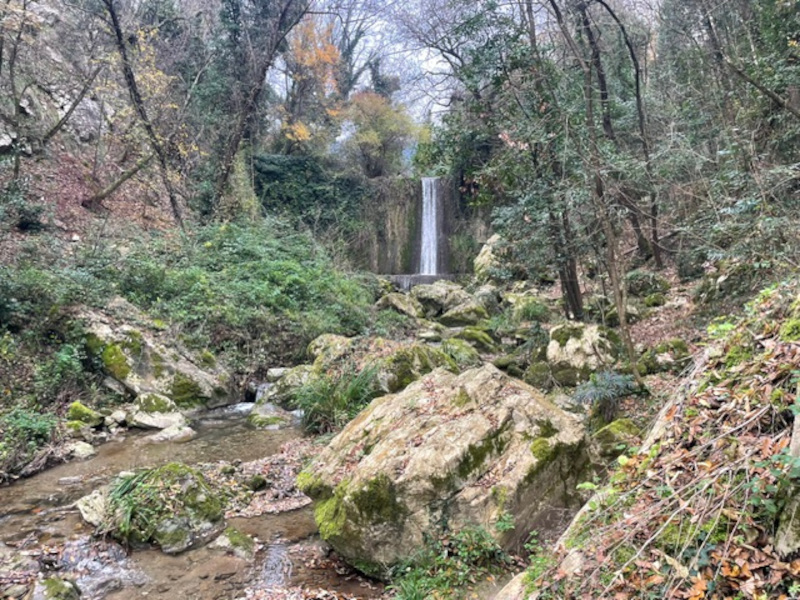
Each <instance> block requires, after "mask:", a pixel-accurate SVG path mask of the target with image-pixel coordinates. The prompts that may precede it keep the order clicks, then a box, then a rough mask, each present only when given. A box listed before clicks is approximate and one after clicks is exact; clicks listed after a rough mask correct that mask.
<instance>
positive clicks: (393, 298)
mask: <svg viewBox="0 0 800 600" xmlns="http://www.w3.org/2000/svg"><path fill="white" fill-rule="evenodd" d="M375 306H376V307H377V308H379V309H392V310H395V311H397V312H399V313H400V314H403V315H407V316H409V317H413V318H415V319H416V318H418V317H421V316H423V315H424V314H425V313H424V311H423V309H422V304H420V303H419V300H417V299H416V298H414V297H413V296H410V295H408V294H401V293H400V292H392V293H391V294H386V295H385V296H384V297H383V298H381V299H380V300H378V303H377V304H376V305H375Z"/></svg>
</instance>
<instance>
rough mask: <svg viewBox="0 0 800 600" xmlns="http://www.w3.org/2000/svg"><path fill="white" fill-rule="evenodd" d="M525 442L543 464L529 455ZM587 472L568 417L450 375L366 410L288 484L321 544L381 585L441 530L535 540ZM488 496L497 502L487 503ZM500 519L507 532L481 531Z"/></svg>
mask: <svg viewBox="0 0 800 600" xmlns="http://www.w3.org/2000/svg"><path fill="white" fill-rule="evenodd" d="M536 439H542V440H544V444H545V445H546V446H547V447H548V451H547V452H546V454H547V455H546V457H543V455H542V454H541V453H539V454H534V453H532V452H531V450H530V448H531V444H532V442H535V440H536ZM551 447H552V449H550V448H551ZM587 464H588V463H587V456H586V453H585V443H584V438H583V430H582V428H581V426H580V423H579V420H578V418H577V417H575V416H572V415H568V414H567V413H565V412H563V411H562V410H560V409H559V408H557V407H556V406H554V405H553V404H551V403H550V402H548V401H547V400H546V399H545V398H544V396H542V394H541V393H539V392H538V391H536V390H534V389H533V388H531V387H529V386H527V385H525V384H524V383H522V382H520V381H516V380H513V379H510V378H509V377H508V376H506V375H504V374H503V373H501V372H500V371H498V370H497V369H496V368H494V367H493V366H491V365H485V366H483V367H480V368H476V369H471V370H469V371H466V372H464V373H462V374H460V375H454V374H453V373H450V372H448V371H446V370H443V369H437V370H436V371H434V372H432V373H430V374H429V375H427V376H425V377H424V378H423V379H422V380H420V381H419V382H416V383H414V384H412V385H410V386H409V387H407V388H406V389H405V390H404V391H402V392H400V393H398V394H394V395H390V396H385V397H383V398H381V399H379V400H376V401H373V403H372V404H370V405H369V407H367V409H365V410H364V411H363V412H362V413H361V414H360V415H359V417H358V418H357V419H356V420H354V421H353V422H351V423H350V424H349V425H348V426H347V427H345V429H344V430H343V431H342V432H341V433H340V434H339V435H338V436H336V437H335V438H334V439H333V440H332V441H331V443H330V444H329V446H328V447H327V448H326V449H325V450H323V451H322V453H321V454H320V455H319V456H318V457H317V458H316V459H315V460H314V462H313V463H312V464H311V465H310V466H309V467H308V468H307V469H306V470H305V471H304V472H303V473H301V474H300V476H299V477H298V481H297V484H298V487H299V488H300V489H301V490H302V491H303V492H304V493H305V494H307V495H308V496H310V497H311V498H312V499H313V500H314V503H315V506H314V515H315V519H316V521H317V524H318V526H319V531H320V535H321V536H322V537H323V539H325V540H327V541H328V542H329V543H330V544H331V545H332V546H333V547H334V548H335V549H336V550H337V552H338V553H340V555H342V556H343V557H344V558H345V559H346V560H348V562H350V563H351V564H352V565H354V566H355V567H356V568H358V569H360V570H362V571H364V572H367V573H369V574H371V575H377V576H381V575H384V574H385V573H384V569H385V568H386V567H390V566H391V565H394V564H397V563H398V562H399V561H402V560H404V559H406V558H408V557H410V556H411V555H412V554H413V553H414V552H415V551H416V550H417V549H418V548H419V546H420V544H422V543H423V539H424V537H425V536H426V535H433V534H435V533H436V532H437V531H439V528H440V527H445V528H449V529H450V530H458V529H460V528H462V527H464V526H466V525H467V524H470V525H476V524H477V525H481V526H483V527H484V528H486V529H487V531H494V532H495V533H496V535H497V537H498V539H499V540H500V541H501V543H503V544H504V545H506V546H507V547H509V548H510V547H514V546H515V545H516V544H518V543H521V542H522V541H523V540H522V538H524V537H525V536H526V535H527V532H528V531H530V529H531V528H532V527H533V524H534V523H536V525H537V528H539V529H540V531H544V530H546V528H547V525H546V519H540V517H541V516H542V515H543V514H544V513H545V512H547V511H549V510H552V507H553V506H564V504H563V503H564V502H566V504H567V505H570V497H569V495H567V496H565V494H564V493H563V490H565V489H574V485H576V484H577V482H578V481H580V478H581V476H582V475H581V474H582V472H583V471H584V469H585V468H586V466H587ZM536 465H539V466H538V468H537V467H536ZM484 481H492V482H496V484H495V485H493V486H486V485H484V484H483V482H484ZM498 487H502V488H503V489H504V490H506V493H504V494H497V493H493V491H492V488H498ZM570 506H571V505H570ZM500 511H503V512H504V513H509V514H511V515H513V516H514V518H515V522H516V524H517V528H516V529H515V530H514V532H497V531H496V530H495V529H494V528H493V527H492V525H493V524H494V523H495V522H496V519H497V515H498V514H499V513H500Z"/></svg>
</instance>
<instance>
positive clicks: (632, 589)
mask: <svg viewBox="0 0 800 600" xmlns="http://www.w3.org/2000/svg"><path fill="white" fill-rule="evenodd" d="M798 287H799V286H798V285H797V284H796V283H795V284H784V285H780V286H773V287H772V288H770V289H768V290H765V291H764V292H762V293H761V294H760V295H759V296H758V297H757V298H756V299H755V300H754V301H753V302H751V303H750V304H749V305H748V306H747V308H746V310H745V314H744V316H742V317H741V318H739V319H733V318H729V320H727V321H726V323H729V324H730V325H729V326H725V327H720V326H719V323H717V324H715V326H714V331H713V333H714V335H715V336H716V337H717V338H718V339H717V341H715V342H712V344H713V348H712V350H711V351H710V352H709V353H708V354H709V356H710V357H711V358H710V359H709V362H708V363H707V364H706V365H705V366H704V368H703V370H702V372H700V373H699V375H697V376H696V377H695V379H694V380H693V381H691V382H689V384H688V388H687V389H686V390H684V391H683V392H682V395H681V396H679V397H678V398H677V399H676V401H675V402H674V403H673V404H671V405H670V406H669V407H668V408H667V409H665V412H664V414H663V430H662V432H661V435H660V437H659V438H658V439H657V440H656V441H655V443H654V444H653V445H651V446H648V447H645V448H643V449H641V450H639V451H632V452H631V454H629V455H626V456H622V457H620V459H619V465H620V466H619V469H618V470H617V472H616V473H614V474H613V475H612V477H611V479H610V481H609V483H608V485H607V486H606V487H605V488H602V489H601V490H600V491H599V493H598V494H597V495H596V496H595V498H594V499H593V500H592V501H591V502H590V503H589V505H588V509H589V510H588V511H587V512H586V513H585V514H584V515H583V516H582V517H581V519H580V520H579V522H578V523H577V524H576V525H575V526H574V527H573V528H572V530H571V531H570V535H569V539H568V541H567V544H566V546H567V548H566V550H568V551H573V552H577V553H578V554H579V555H580V556H581V557H582V558H581V560H580V561H575V560H573V561H572V564H579V568H577V569H576V570H575V572H574V573H572V574H571V575H570V576H566V577H565V576H564V574H563V572H559V571H558V570H557V569H556V568H555V567H554V568H552V569H548V570H546V571H545V572H544V573H539V576H538V577H537V578H532V580H531V582H530V587H529V589H530V590H531V591H532V590H536V591H537V592H538V596H537V597H538V598H540V599H541V600H548V599H549V600H555V599H559V600H562V599H567V598H585V597H592V598H627V599H634V598H642V599H645V598H647V599H652V598H685V599H691V600H700V599H708V600H724V599H729V598H730V599H738V598H742V599H744V598H757V599H766V598H776V599H780V598H784V599H788V598H790V597H796V593H797V591H798V590H800V560H796V557H797V553H796V552H791V551H789V553H788V554H786V553H785V552H787V549H785V548H784V549H781V548H780V547H779V546H780V544H778V543H777V542H776V540H777V537H776V534H777V532H778V530H779V528H780V525H779V524H780V523H781V521H782V520H783V519H786V518H787V517H786V516H784V515H783V511H784V509H785V508H786V506H787V503H789V502H791V501H793V500H792V499H793V498H794V497H795V496H796V494H797V489H798V487H797V486H798V485H800V461H799V460H798V459H797V458H795V457H793V456H792V454H791V451H790V442H791V438H792V428H793V422H794V419H795V418H797V415H798V414H800V401H799V399H798V395H797V389H798V384H800V348H799V347H798V344H797V343H796V342H793V341H788V340H786V339H784V338H782V334H781V331H782V330H785V328H784V327H783V325H785V323H788V322H791V320H793V319H796V318H797V316H798V311H800V305H798V303H797V301H796V298H797V294H798ZM741 332H749V333H748V335H747V336H742V335H741ZM751 336H752V337H751ZM743 339H745V341H746V342H747V343H752V340H753V339H755V340H757V342H756V344H755V345H754V347H753V348H751V349H750V350H751V351H748V352H738V351H737V348H738V347H739V345H740V344H742V343H743ZM734 354H735V355H737V356H740V360H736V361H731V360H729V357H730V356H731V355H734ZM679 393H681V392H680V391H679ZM789 512H791V511H789ZM562 558H563V556H562ZM557 563H558V561H556V564H557Z"/></svg>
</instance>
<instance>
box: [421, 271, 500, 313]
mask: <svg viewBox="0 0 800 600" xmlns="http://www.w3.org/2000/svg"><path fill="white" fill-rule="evenodd" d="M411 296H412V297H413V298H414V299H415V300H416V301H417V302H419V303H420V304H421V305H422V309H423V312H424V313H425V317H426V318H428V319H434V318H436V317H438V316H440V315H443V314H445V313H446V312H448V311H450V310H452V309H454V308H456V307H457V306H461V305H463V304H469V303H472V302H474V300H473V298H472V296H470V295H469V294H468V293H467V292H466V291H464V288H462V287H461V286H460V285H458V284H457V283H453V282H452V281H446V280H444V279H442V280H440V281H436V282H434V283H431V284H425V285H417V286H414V287H413V288H412V289H411ZM484 310H485V309H484Z"/></svg>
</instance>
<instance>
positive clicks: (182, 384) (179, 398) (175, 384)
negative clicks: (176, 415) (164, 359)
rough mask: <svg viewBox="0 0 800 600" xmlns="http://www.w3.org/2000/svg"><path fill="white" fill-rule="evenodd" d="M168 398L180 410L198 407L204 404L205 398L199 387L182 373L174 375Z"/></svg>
mask: <svg viewBox="0 0 800 600" xmlns="http://www.w3.org/2000/svg"><path fill="white" fill-rule="evenodd" d="M170 396H171V397H172V401H173V402H175V404H177V405H178V406H180V407H182V408H184V407H186V408H190V407H193V406H199V405H203V404H205V402H206V397H205V396H204V395H203V392H202V390H201V389H200V385H199V384H198V383H197V382H196V381H193V380H192V379H190V378H188V377H187V376H186V375H184V374H183V373H175V377H174V378H173V380H172V388H171V390H170Z"/></svg>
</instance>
